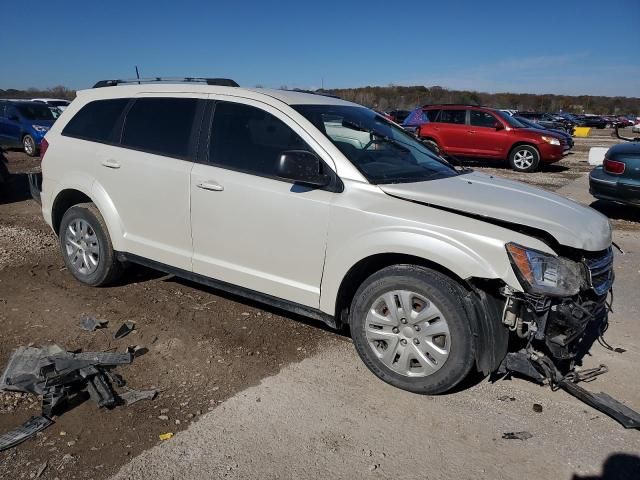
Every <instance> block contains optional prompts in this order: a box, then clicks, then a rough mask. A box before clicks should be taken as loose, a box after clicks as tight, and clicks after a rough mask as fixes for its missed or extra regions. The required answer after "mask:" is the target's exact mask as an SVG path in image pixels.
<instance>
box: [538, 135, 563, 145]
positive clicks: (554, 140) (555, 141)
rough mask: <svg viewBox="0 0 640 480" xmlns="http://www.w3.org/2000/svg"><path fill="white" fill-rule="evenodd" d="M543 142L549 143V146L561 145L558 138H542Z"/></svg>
mask: <svg viewBox="0 0 640 480" xmlns="http://www.w3.org/2000/svg"><path fill="white" fill-rule="evenodd" d="M542 141H544V142H547V143H548V144H549V145H560V140H558V139H557V138H556V137H545V136H544V135H543V136H542Z"/></svg>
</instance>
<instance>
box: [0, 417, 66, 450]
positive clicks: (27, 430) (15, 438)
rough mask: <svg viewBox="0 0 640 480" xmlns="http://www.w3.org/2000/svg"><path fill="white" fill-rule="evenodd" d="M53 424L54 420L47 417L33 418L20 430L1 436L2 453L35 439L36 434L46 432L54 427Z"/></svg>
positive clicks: (0, 448)
mask: <svg viewBox="0 0 640 480" xmlns="http://www.w3.org/2000/svg"><path fill="white" fill-rule="evenodd" d="M53 423H54V421H53V420H51V419H49V418H47V417H45V416H39V417H31V418H30V419H29V420H27V421H26V422H25V423H23V424H22V425H20V426H19V427H18V428H16V429H14V430H11V431H10V432H7V433H3V434H2V435H0V452H2V451H3V450H7V449H8V448H12V447H15V446H16V445H18V444H20V443H22V442H24V441H25V440H27V439H29V438H31V437H33V436H34V435H35V434H36V433H38V432H40V431H42V430H44V429H45V428H47V427H49V426H50V425H53Z"/></svg>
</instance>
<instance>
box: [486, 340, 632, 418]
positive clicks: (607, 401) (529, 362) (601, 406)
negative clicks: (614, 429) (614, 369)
mask: <svg viewBox="0 0 640 480" xmlns="http://www.w3.org/2000/svg"><path fill="white" fill-rule="evenodd" d="M608 370H609V369H608V368H607V366H606V365H600V366H598V367H597V368H589V369H585V370H577V369H575V368H573V369H571V370H570V371H569V372H567V373H565V374H564V375H563V374H562V373H560V371H559V370H558V368H557V367H556V366H555V365H554V364H553V363H552V362H551V361H550V360H549V359H548V358H546V357H545V356H544V355H543V354H541V353H539V352H535V351H528V350H525V349H522V350H520V351H518V352H513V353H509V354H507V356H506V357H505V359H504V360H503V362H502V364H501V365H500V368H499V370H498V374H500V375H510V374H512V373H518V374H521V375H524V376H525V377H528V378H530V379H532V380H534V381H536V382H539V383H541V384H544V383H548V384H549V386H550V387H551V388H552V389H553V390H558V389H562V390H564V391H565V392H567V393H569V394H570V395H573V396H574V397H575V398H577V399H578V400H581V401H583V402H584V403H586V404H587V405H589V406H590V407H592V408H595V409H596V410H598V411H600V412H602V413H604V414H606V415H608V416H609V417H611V418H612V419H614V420H615V421H616V422H618V423H620V424H621V425H622V426H623V427H624V428H635V429H640V413H638V412H636V411H635V410H633V409H631V408H629V407H627V406H626V405H625V404H623V403H621V402H619V401H617V400H616V399H614V398H612V397H611V396H610V395H607V394H606V393H604V392H600V393H593V392H590V391H588V390H585V389H584V388H582V387H581V386H580V385H577V384H578V382H592V381H594V380H595V379H596V378H597V377H598V376H600V375H602V374H605V373H607V372H608Z"/></svg>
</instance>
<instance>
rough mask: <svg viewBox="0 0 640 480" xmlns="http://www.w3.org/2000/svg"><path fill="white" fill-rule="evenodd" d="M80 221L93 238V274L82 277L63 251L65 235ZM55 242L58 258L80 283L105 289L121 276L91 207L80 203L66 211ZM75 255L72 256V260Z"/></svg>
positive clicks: (101, 224) (102, 226)
mask: <svg viewBox="0 0 640 480" xmlns="http://www.w3.org/2000/svg"><path fill="white" fill-rule="evenodd" d="M78 220H81V221H83V222H85V223H86V224H87V225H88V228H87V231H88V232H89V234H91V233H93V234H95V237H96V239H97V249H98V257H97V266H96V267H95V270H94V271H91V272H86V273H83V272H81V271H79V269H78V268H77V267H76V266H75V265H74V264H73V262H72V259H71V258H70V254H69V253H68V250H67V244H66V235H67V232H68V231H70V230H69V227H70V225H72V224H74V225H76V224H75V223H74V222H77V221H78ZM58 238H59V242H60V250H61V252H62V257H63V259H64V263H65V265H66V266H67V269H68V270H69V271H70V272H71V274H72V275H73V276H74V277H75V278H76V279H77V280H79V281H80V282H82V283H84V284H85V285H90V286H92V287H101V286H105V285H109V284H111V283H113V282H114V281H116V280H117V279H118V277H119V276H120V275H121V273H122V264H121V263H120V262H119V261H118V260H117V258H116V253H115V251H114V250H113V244H112V243H111V238H110V237H109V231H108V229H107V225H106V223H105V221H104V219H103V218H102V215H101V214H100V211H99V210H98V208H97V207H96V206H95V205H94V204H93V203H80V204H78V205H74V206H73V207H71V208H69V209H68V210H67V211H66V212H65V213H64V215H63V216H62V220H61V222H60V230H59V235H58ZM77 257H78V255H77V254H76V258H77Z"/></svg>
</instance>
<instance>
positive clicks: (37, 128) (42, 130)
mask: <svg viewBox="0 0 640 480" xmlns="http://www.w3.org/2000/svg"><path fill="white" fill-rule="evenodd" d="M31 127H32V128H33V129H34V130H35V131H36V132H38V133H45V132H48V131H49V127H43V126H42V125H31Z"/></svg>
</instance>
